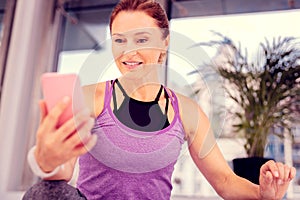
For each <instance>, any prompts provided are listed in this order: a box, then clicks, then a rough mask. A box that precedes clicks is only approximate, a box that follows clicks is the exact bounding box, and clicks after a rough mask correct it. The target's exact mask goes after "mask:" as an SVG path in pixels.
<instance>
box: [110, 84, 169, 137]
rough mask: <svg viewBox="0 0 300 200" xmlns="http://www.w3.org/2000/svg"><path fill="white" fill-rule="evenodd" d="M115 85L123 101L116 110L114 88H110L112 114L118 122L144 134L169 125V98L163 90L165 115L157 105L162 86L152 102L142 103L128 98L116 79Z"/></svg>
mask: <svg viewBox="0 0 300 200" xmlns="http://www.w3.org/2000/svg"><path fill="white" fill-rule="evenodd" d="M115 83H116V84H117V85H118V87H119V88H120V90H121V92H122V93H123V96H124V100H123V102H122V104H121V105H120V107H119V108H118V107H117V99H116V92H115V86H114V85H113V86H112V87H113V103H114V109H113V112H114V114H115V116H116V117H117V118H118V120H119V121H120V122H122V123H123V124H124V125H126V126H127V127H129V128H132V129H134V130H139V131H145V132H151V131H158V130H162V129H164V128H166V127H167V126H169V125H170V123H169V120H168V117H167V113H168V105H169V96H168V93H167V92H166V91H165V89H164V94H165V98H166V107H165V113H163V112H162V110H161V108H160V106H159V104H158V101H159V98H160V96H161V93H162V90H163V88H164V87H163V86H162V85H161V87H160V89H159V91H158V93H157V95H156V98H155V99H154V100H153V101H149V102H143V101H139V100H136V99H133V98H131V97H129V96H128V94H127V93H126V91H125V90H124V88H123V87H122V85H121V84H120V82H119V81H118V79H116V81H115Z"/></svg>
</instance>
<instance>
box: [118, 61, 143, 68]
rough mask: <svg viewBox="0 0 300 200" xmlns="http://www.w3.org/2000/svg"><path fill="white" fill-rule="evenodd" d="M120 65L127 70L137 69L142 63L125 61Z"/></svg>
mask: <svg viewBox="0 0 300 200" xmlns="http://www.w3.org/2000/svg"><path fill="white" fill-rule="evenodd" d="M122 63H123V65H125V66H126V68H128V69H135V68H136V67H139V66H141V65H142V64H143V63H142V62H137V61H125V62H122Z"/></svg>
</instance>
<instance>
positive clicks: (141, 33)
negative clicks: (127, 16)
mask: <svg viewBox="0 0 300 200" xmlns="http://www.w3.org/2000/svg"><path fill="white" fill-rule="evenodd" d="M143 34H148V35H151V33H149V32H146V31H143V32H138V33H135V34H134V35H143Z"/></svg>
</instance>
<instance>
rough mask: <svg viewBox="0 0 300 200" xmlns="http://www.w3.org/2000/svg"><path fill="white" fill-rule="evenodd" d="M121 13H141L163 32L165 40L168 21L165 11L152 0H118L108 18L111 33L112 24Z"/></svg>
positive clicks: (167, 31) (167, 33) (167, 32)
mask: <svg viewBox="0 0 300 200" xmlns="http://www.w3.org/2000/svg"><path fill="white" fill-rule="evenodd" d="M121 11H142V12H145V13H146V14H147V15H149V16H150V17H152V18H153V19H154V20H155V22H156V24H157V26H158V27H159V28H161V29H162V30H163V38H164V39H165V38H166V37H167V36H168V35H169V33H170V31H169V20H168V17H167V15H166V12H165V10H164V9H163V8H162V7H161V5H160V4H159V3H157V2H155V1H154V0H120V2H119V3H118V4H117V5H116V6H115V8H114V9H113V11H112V13H111V16H110V23H109V28H110V31H111V28H112V23H113V21H114V19H115V18H116V16H117V15H118V14H119V13H120V12H121Z"/></svg>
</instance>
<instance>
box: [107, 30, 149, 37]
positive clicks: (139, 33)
mask: <svg viewBox="0 0 300 200" xmlns="http://www.w3.org/2000/svg"><path fill="white" fill-rule="evenodd" d="M144 34H147V35H152V34H151V33H150V32H147V31H142V32H137V33H134V35H144ZM125 35H126V34H121V33H114V34H112V36H120V37H123V36H125Z"/></svg>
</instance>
